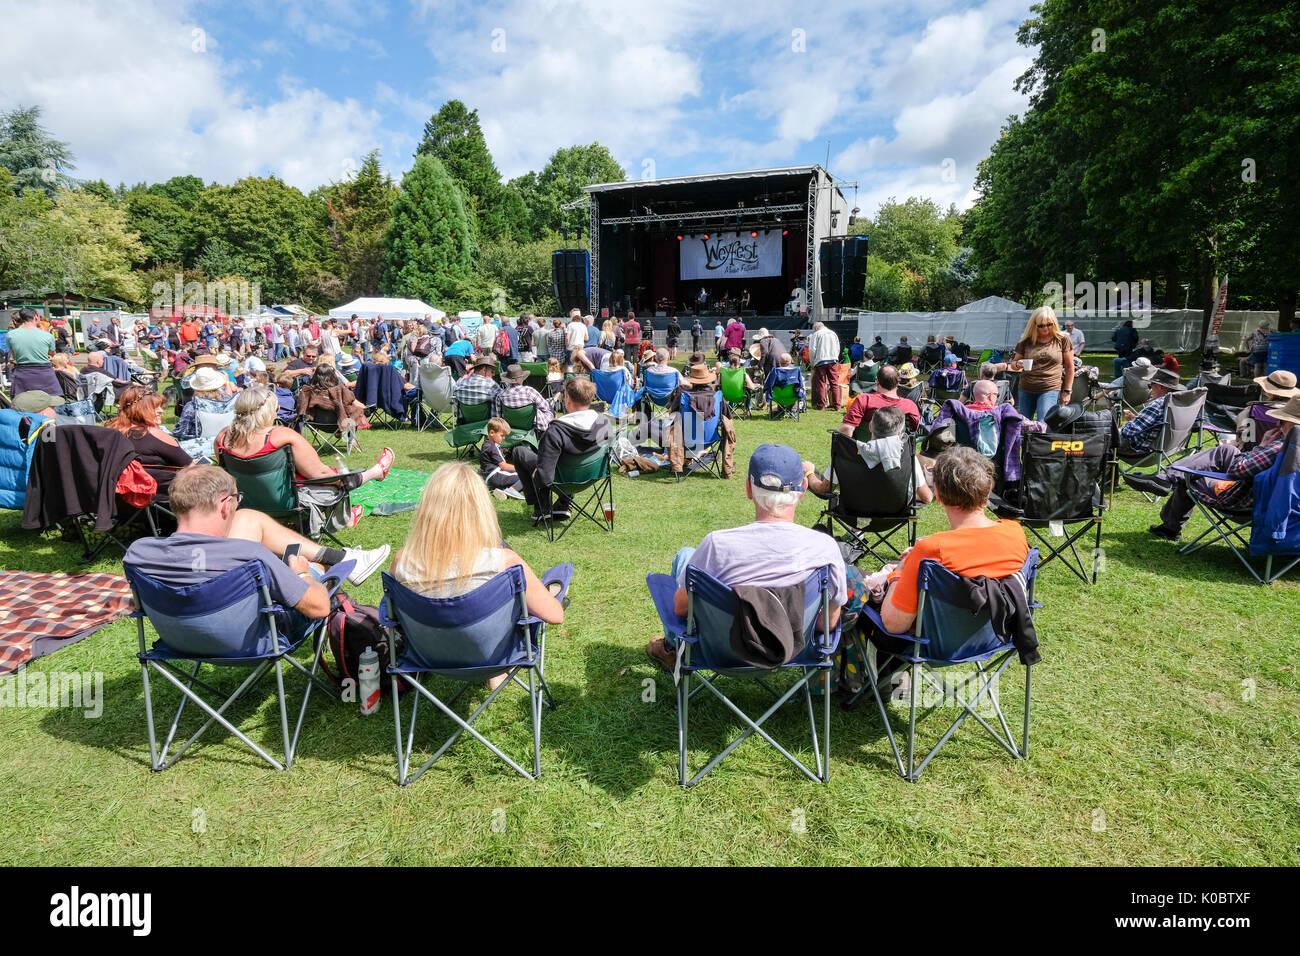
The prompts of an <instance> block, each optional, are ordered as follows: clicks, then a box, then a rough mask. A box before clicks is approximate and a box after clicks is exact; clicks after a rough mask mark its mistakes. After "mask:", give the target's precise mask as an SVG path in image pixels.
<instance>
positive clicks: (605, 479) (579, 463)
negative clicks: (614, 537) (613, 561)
mask: <svg viewBox="0 0 1300 956" xmlns="http://www.w3.org/2000/svg"><path fill="white" fill-rule="evenodd" d="M612 453H613V446H612V445H611V446H610V447H609V448H597V449H596V450H595V451H592V452H588V453H587V454H585V455H561V456H560V460H559V462H558V463H557V464H556V466H555V483H554V484H552V485H551V493H552V496H553V497H552V501H553V502H555V503H556V504H558V501H563V500H565V499H568V508H569V518H568V520H567V521H564V524H563V526H562V527H560V529H559V532H558V533H557V532H556V528H555V521H556V519H554V518H553V517H551V516H549V515H548V516H547V518H546V519H545V523H546V534H547V536H548V537H549V538H550V539H551V540H552V541H559V540H560V539H561V538H563V537H564V533H565V532H566V531H568V530H569V529H570V528H572V527H573V525H574V523H575V522H577V520H578V518H579V517H583V518H586V519H587V520H588V521H590V522H592V523H593V524H595V525H596V526H597V527H599V528H600V529H601V530H602V531H613V530H614V519H613V518H612V517H608V518H607V517H606V515H605V509H604V505H605V503H608V504H609V506H610V507H611V508H612V507H613V506H614V481H613V478H612V477H611V474H610V471H611V468H610V455H611V454H612ZM584 491H585V492H587V495H586V497H585V498H583V499H582V500H581V501H579V500H578V498H577V497H575V495H581V494H582V493H583V492H584ZM555 496H558V501H557V500H556V497H555ZM611 514H612V512H611ZM560 520H563V519H560Z"/></svg>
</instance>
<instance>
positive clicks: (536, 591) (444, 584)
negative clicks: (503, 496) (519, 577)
mask: <svg viewBox="0 0 1300 956" xmlns="http://www.w3.org/2000/svg"><path fill="white" fill-rule="evenodd" d="M515 565H519V566H520V567H522V568H523V571H524V581H525V584H526V588H525V591H524V601H525V603H526V604H527V606H528V613H529V614H531V615H532V616H533V617H537V618H540V619H541V620H543V621H545V622H546V623H547V624H562V623H563V622H564V607H563V606H562V605H561V604H560V602H559V601H557V600H556V598H555V593H554V592H553V591H552V590H551V588H552V587H554V588H556V589H557V590H558V587H557V586H556V585H551V586H550V587H548V586H547V585H545V584H543V583H542V580H541V578H539V577H538V576H537V575H536V573H534V571H533V569H532V568H530V567H529V566H528V563H527V562H526V561H524V559H523V558H521V557H519V555H517V554H515V552H514V551H512V550H510V549H509V548H508V547H506V546H505V543H504V542H503V541H502V540H501V525H500V524H499V523H498V522H497V513H496V509H495V508H494V507H493V506H492V498H491V496H490V495H489V493H488V488H487V484H486V483H484V481H483V480H482V479H481V478H480V477H479V476H478V475H477V474H475V472H474V469H472V468H471V467H470V466H469V465H467V464H465V463H464V462H448V463H447V464H445V465H442V466H441V467H440V468H439V469H438V470H437V471H435V472H434V473H433V474H432V475H431V476H430V477H429V480H428V481H427V482H426V483H425V485H424V491H423V492H421V494H420V504H419V505H418V507H417V508H416V511H415V517H414V519H413V520H412V522H411V530H410V532H409V533H408V534H407V536H406V543H405V544H404V545H402V547H401V549H400V550H398V552H397V554H395V555H394V556H393V565H392V572H393V577H394V578H396V579H397V581H398V583H399V584H401V585H403V586H404V587H407V588H410V589H411V590H412V591H415V592H417V593H419V594H423V595H426V596H428V597H434V598H449V597H458V596H459V595H462V594H468V593H469V592H470V591H473V590H474V589H475V588H478V587H480V586H482V585H484V584H486V583H487V582H488V581H490V580H492V578H494V577H496V576H497V575H498V574H500V573H501V572H502V571H504V570H506V569H507V568H510V567H513V566H515ZM505 676H506V675H505V674H498V675H497V676H496V677H493V678H492V679H491V681H489V686H490V687H492V688H493V689H495V688H496V687H498V686H499V685H500V684H501V682H502V681H504V680H505Z"/></svg>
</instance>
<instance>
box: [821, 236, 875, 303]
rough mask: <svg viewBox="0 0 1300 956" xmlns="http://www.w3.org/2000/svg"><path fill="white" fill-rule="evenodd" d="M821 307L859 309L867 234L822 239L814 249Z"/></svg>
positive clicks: (865, 273) (865, 277)
mask: <svg viewBox="0 0 1300 956" xmlns="http://www.w3.org/2000/svg"><path fill="white" fill-rule="evenodd" d="M817 260H818V263H819V265H820V271H821V289H822V307H823V308H827V309H838V308H850V309H856V308H860V307H861V305H862V299H863V296H864V295H865V293H866V283H867V237H866V236H840V237H835V238H832V239H823V240H822V244H821V248H820V249H818V250H817Z"/></svg>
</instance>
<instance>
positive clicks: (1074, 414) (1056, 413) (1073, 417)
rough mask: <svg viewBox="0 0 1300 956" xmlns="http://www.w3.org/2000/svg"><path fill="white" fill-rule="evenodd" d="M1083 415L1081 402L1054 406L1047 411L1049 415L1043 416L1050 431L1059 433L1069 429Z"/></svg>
mask: <svg viewBox="0 0 1300 956" xmlns="http://www.w3.org/2000/svg"><path fill="white" fill-rule="evenodd" d="M1082 415H1083V404H1082V403H1081V402H1075V403H1073V404H1070V405H1054V406H1053V407H1052V408H1049V409H1048V410H1047V414H1046V415H1044V416H1043V421H1044V422H1046V423H1047V428H1048V431H1054V432H1059V431H1061V430H1063V429H1066V428H1069V427H1070V426H1071V425H1073V424H1074V423H1075V422H1077V421H1078V420H1079V418H1080V416H1082Z"/></svg>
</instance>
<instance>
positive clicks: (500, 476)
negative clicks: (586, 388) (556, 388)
mask: <svg viewBox="0 0 1300 956" xmlns="http://www.w3.org/2000/svg"><path fill="white" fill-rule="evenodd" d="M552 361H554V359H552ZM509 434H510V423H509V422H507V421H506V420H505V419H504V418H492V419H489V420H488V423H487V438H486V439H484V441H483V447H482V448H481V449H479V453H478V471H479V474H480V475H482V476H483V480H484V481H486V482H487V486H488V489H489V490H490V491H491V492H492V496H493V497H494V498H496V499H497V500H499V501H505V500H506V499H507V498H522V497H523V483H522V482H521V481H520V480H519V475H518V474H516V472H515V466H514V465H512V464H510V463H509V462H508V461H506V458H505V455H504V454H503V453H502V452H501V443H502V442H503V441H505V440H506V437H507V436H508V435H509Z"/></svg>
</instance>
